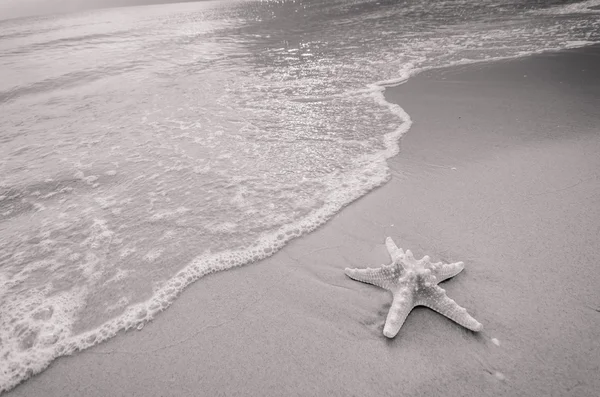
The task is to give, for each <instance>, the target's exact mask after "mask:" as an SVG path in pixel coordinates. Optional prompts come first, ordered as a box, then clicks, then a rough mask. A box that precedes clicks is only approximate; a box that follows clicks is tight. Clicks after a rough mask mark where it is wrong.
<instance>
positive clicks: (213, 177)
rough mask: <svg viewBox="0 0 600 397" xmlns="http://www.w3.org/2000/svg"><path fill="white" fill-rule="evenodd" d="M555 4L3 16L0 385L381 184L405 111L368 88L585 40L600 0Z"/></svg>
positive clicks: (159, 9) (353, 4) (127, 323)
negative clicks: (448, 67) (428, 70)
mask: <svg viewBox="0 0 600 397" xmlns="http://www.w3.org/2000/svg"><path fill="white" fill-rule="evenodd" d="M552 3H553V4H552ZM564 3H565V2H559V1H555V2H547V1H539V2H535V1H533V2H532V1H522V2H519V1H494V2H486V1H483V2H482V1H478V0H471V1H433V0H432V1H422V0H418V1H417V0H414V1H404V2H397V1H387V2H386V1H379V2H367V1H325V0H321V1H317V0H313V1H262V2H254V1H246V2H235V3H231V2H200V3H184V4H170V5H157V6H146V7H132V8H119V9H105V10H96V11H87V12H80V13H76V14H65V15H56V16H45V17H32V18H21V19H12V20H4V21H0V70H1V71H2V73H1V75H0V107H1V109H2V113H1V114H2V116H1V117H0V143H1V145H0V357H2V360H0V391H2V390H6V389H9V388H11V387H13V386H14V385H15V384H17V383H18V382H20V381H22V380H23V379H25V378H27V377H28V376H30V375H31V374H33V373H36V372H39V371H41V370H42V369H44V368H45V367H46V366H47V365H48V364H49V363H50V362H51V361H52V360H53V359H54V358H56V357H58V356H60V355H64V354H68V353H71V352H73V351H76V350H78V349H82V348H85V347H88V346H91V345H93V344H96V343H98V342H100V341H102V340H104V339H106V338H108V337H111V336H113V335H114V334H115V333H116V332H117V331H119V330H121V329H126V328H131V327H138V328H141V327H143V324H144V323H145V322H146V321H148V320H149V319H151V318H153V317H154V315H155V314H156V313H158V312H159V311H161V310H164V309H165V308H166V307H168V305H169V304H170V302H172V300H173V299H174V298H175V297H176V296H177V295H178V293H179V292H180V291H181V290H182V289H183V288H184V287H185V286H186V285H188V284H189V283H190V282H193V281H194V280H196V279H198V278H199V277H201V276H203V275H205V274H207V273H210V272H213V271H218V270H224V269H228V268H231V267H233V266H239V265H243V264H245V263H249V262H252V261H255V260H258V259H261V258H264V257H266V256H268V255H270V254H272V253H273V252H274V251H276V250H277V249H279V248H281V247H282V246H283V245H284V244H285V242H287V241H289V240H290V239H291V238H293V237H295V236H299V235H301V234H303V233H307V232H309V231H311V230H313V229H314V228H315V227H317V226H318V225H320V224H322V223H323V222H325V221H326V220H327V219H329V218H330V217H331V216H332V215H333V214H335V213H336V212H337V211H339V210H340V209H341V208H342V207H343V206H344V205H346V204H348V203H350V202H351V201H353V200H355V199H356V198H358V197H360V196H362V195H364V194H365V193H367V192H368V191H370V190H372V189H373V188H375V187H376V186H378V185H380V184H382V183H384V182H385V181H386V179H387V178H388V169H387V166H386V162H385V160H386V159H387V158H389V157H391V156H393V155H395V154H396V153H397V152H398V146H397V140H398V138H399V137H400V136H401V135H402V133H404V132H405V131H406V130H407V129H408V127H409V126H410V119H409V117H408V115H407V114H406V113H404V111H403V110H402V109H401V108H400V107H398V106H396V105H392V104H389V103H387V102H385V100H384V99H383V96H382V95H381V92H382V90H383V88H382V86H383V85H385V84H392V83H398V82H400V81H402V80H403V79H406V78H408V77H409V76H410V75H411V74H412V73H416V72H418V71H419V70H422V69H423V68H431V67H439V66H446V65H451V64H456V63H465V62H473V61H479V60H486V59H495V58H501V57H514V56H522V55H527V54H531V53H535V52H539V51H545V50H549V49H561V48H567V47H573V46H581V45H585V44H587V43H592V42H597V41H600V17H599V14H600V10H597V9H595V6H597V5H598V4H600V1H595V0H592V1H586V2H584V3H577V2H569V3H568V4H566V5H565V4H564ZM377 82H379V84H377ZM199 304H201V303H199Z"/></svg>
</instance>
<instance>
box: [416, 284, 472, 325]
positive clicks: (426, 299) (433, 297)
mask: <svg viewBox="0 0 600 397" xmlns="http://www.w3.org/2000/svg"><path fill="white" fill-rule="evenodd" d="M418 304H419V305H422V306H427V307H428V308H430V309H433V310H435V311H436V312H438V313H440V314H442V315H443V316H446V317H448V318H449V319H450V320H452V321H454V322H456V323H458V324H460V325H462V326H463V327H465V328H468V329H470V330H471V331H475V332H478V331H481V330H482V329H483V325H481V323H480V322H479V321H477V320H475V319H474V318H473V317H471V316H470V315H469V313H467V310H466V309H465V308H463V307H461V306H459V305H458V303H456V302H455V301H454V300H452V299H451V298H449V297H448V295H446V291H444V289H442V288H440V287H438V286H437V285H435V286H432V287H431V288H428V289H427V290H426V291H424V292H423V296H422V297H420V299H419V302H418Z"/></svg>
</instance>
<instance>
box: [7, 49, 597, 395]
mask: <svg viewBox="0 0 600 397" xmlns="http://www.w3.org/2000/svg"><path fill="white" fill-rule="evenodd" d="M598 71H600V46H594V47H588V48H585V49H575V50H568V51H563V52H559V53H548V54H542V55H537V56H533V57H528V58H523V59H518V60H511V61H502V62H494V63H489V64H478V65H471V66H463V67H454V68H448V69H440V70H434V71H429V72H426V73H423V74H421V75H419V76H417V77H415V78H412V79H410V81H408V82H407V83H406V84H404V85H401V86H399V87H395V88H391V89H388V90H387V91H386V97H387V98H388V100H390V101H393V102H396V103H399V104H400V105H401V106H402V107H403V108H404V109H405V110H406V111H407V112H408V113H409V114H410V115H411V117H412V119H413V121H414V124H413V127H412V128H411V130H410V131H409V132H408V134H407V135H405V136H404V137H403V138H402V142H401V147H402V149H401V153H400V155H399V156H396V157H395V158H392V159H390V160H389V164H390V168H391V174H392V177H391V180H390V182H389V183H387V184H386V185H384V186H383V187H381V188H379V189H377V190H375V191H374V192H372V193H370V194H368V195H367V196H366V197H364V198H362V199H361V200H358V201H357V202H355V203H353V204H351V205H350V206H348V207H347V208H345V209H344V210H343V211H342V212H341V213H340V214H338V215H337V216H336V217H335V218H334V219H333V220H331V221H330V222H329V223H327V224H326V225H325V226H324V227H322V228H320V229H319V230H317V231H316V232H314V233H311V234H310V235H308V236H304V237H302V238H300V239H297V240H295V241H293V242H292V243H291V244H289V245H288V246H287V247H285V248H284V249H283V250H282V251H280V252H278V253H277V254H275V255H274V256H272V257H271V258H269V259H267V260H264V261H261V262H259V263H255V264H251V265H248V266H245V267H242V268H239V269H234V270H231V271H226V272H222V273H218V274H214V275H210V276H208V277H206V278H204V279H202V280H200V281H198V282H197V283H196V284H194V285H192V286H191V287H190V288H188V289H187V290H186V291H185V292H184V293H183V294H182V296H181V297H180V298H179V299H178V300H177V301H176V302H175V303H174V304H173V306H172V307H171V308H169V309H168V310H167V311H166V312H164V313H162V314H161V315H160V316H158V317H157V318H156V319H155V320H154V321H153V322H152V323H150V324H148V325H146V327H145V328H144V330H143V331H142V332H137V331H133V332H128V333H124V334H121V335H119V336H118V337H116V338H114V339H112V340H110V341H108V342H106V343H103V344H101V345H99V346H96V347H95V348H92V349H89V350H87V351H84V352H81V353H79V354H76V355H74V356H72V357H65V358H61V359H58V360H56V361H55V362H54V363H53V364H52V365H51V367H50V368H48V369H47V370H46V371H44V372H43V373H41V374H40V375H38V376H36V377H34V378H33V379H31V380H29V381H27V382H26V383H24V384H23V385H21V386H19V387H17V388H16V389H14V390H13V391H12V392H10V393H7V394H6V395H7V396H9V395H10V396H42V395H43V396H83V395H85V396H108V395H110V396H175V395H178V396H181V395H186V396H192V395H193V396H203V395H206V396H283V395H285V396H295V395H301V396H323V395H329V396H365V395H372V396H385V395H393V396H403V395H406V396H420V395H422V396H434V395H443V396H446V397H448V396H578V397H584V396H590V397H591V396H596V395H597V392H598V390H600V378H599V377H598V371H599V368H600V288H598V286H599V285H600V271H598V269H599V266H600V255H599V252H600V154H599V153H600V111H599V110H598V109H600V73H599V72H598ZM386 236H391V237H392V238H393V239H394V240H395V241H396V243H397V244H398V245H399V246H401V247H403V248H409V249H411V250H412V251H413V252H414V253H415V255H416V256H417V257H421V256H423V255H425V254H428V255H430V256H431V257H432V259H434V260H444V261H464V262H465V264H466V269H465V270H464V271H463V272H462V273H461V274H459V275H458V276H456V277H455V278H453V279H450V280H448V281H447V282H445V283H443V285H442V286H443V287H444V288H445V289H446V291H447V293H448V295H449V296H450V297H452V298H453V299H454V300H456V301H457V303H459V304H460V305H462V306H464V307H465V308H467V310H468V311H469V313H471V314H472V315H473V316H474V317H475V318H476V319H477V320H479V321H480V322H482V323H483V325H484V330H483V331H482V332H481V333H478V334H475V333H473V332H470V331H467V330H465V329H463V328H461V327H460V326H458V325H457V324H455V323H453V322H451V321H450V320H448V319H446V318H444V317H443V316H441V315H439V314H437V313H435V312H433V311H431V310H429V309H425V308H418V309H415V310H413V312H412V313H411V314H410V315H409V317H408V319H407V321H406V323H405V324H404V326H403V328H402V329H401V330H400V333H399V334H398V336H397V337H396V338H395V339H393V340H388V339H387V338H385V337H384V336H383V335H382V329H383V324H384V321H385V317H386V314H387V311H388V308H389V305H390V303H391V295H390V294H389V293H388V292H387V291H385V290H382V289H378V288H376V287H373V286H370V285H366V284H361V283H358V282H356V281H352V280H350V279H349V278H347V277H346V276H345V275H344V271H343V270H344V268H345V267H347V266H349V267H365V266H367V265H371V266H373V265H379V264H381V263H387V262H388V256H387V253H386V251H385V247H384V245H383V243H384V239H385V237H386ZM496 341H497V342H498V343H499V345H498V344H496V343H494V342H496Z"/></svg>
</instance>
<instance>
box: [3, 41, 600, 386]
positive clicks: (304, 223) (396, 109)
mask: <svg viewBox="0 0 600 397" xmlns="http://www.w3.org/2000/svg"><path fill="white" fill-rule="evenodd" d="M570 43H572V41H571V42H570ZM577 43H578V44H579V45H576V46H569V47H567V42H565V47H562V48H557V47H552V48H544V49H540V50H537V51H531V52H527V53H519V54H515V55H511V56H503V57H491V58H486V59H481V60H470V59H463V60H459V61H455V62H450V63H448V64H444V65H439V66H428V67H421V68H416V67H414V64H408V66H409V67H406V68H404V69H403V70H402V71H401V72H400V76H399V77H397V78H394V79H389V80H383V81H378V82H375V83H372V84H368V85H367V86H366V88H365V89H362V90H355V91H351V92H348V93H346V94H342V95H340V96H352V95H356V94H361V93H362V94H370V95H372V96H373V99H374V100H375V101H376V102H377V103H379V104H381V105H382V106H385V107H387V108H388V109H389V110H390V111H391V112H392V113H394V114H396V115H397V116H398V117H399V118H400V119H401V120H402V122H401V124H400V126H399V127H398V128H397V129H396V130H394V131H392V132H390V133H388V134H386V135H384V142H385V150H384V151H382V152H381V153H379V154H377V155H373V156H370V157H371V160H372V163H371V165H370V166H369V168H370V169H366V170H363V171H370V173H371V175H375V176H378V177H379V178H375V179H372V180H371V183H370V184H368V185H363V186H362V189H360V190H354V191H353V190H352V189H350V188H348V189H346V190H340V191H338V192H336V194H334V195H333V197H330V198H331V199H333V202H328V203H327V204H325V205H324V206H323V207H321V208H319V209H318V210H316V211H315V212H314V213H312V214H311V216H309V217H307V218H304V219H302V220H300V221H298V222H296V223H293V224H289V225H286V226H284V227H282V228H281V229H279V231H277V232H274V233H269V234H266V235H263V237H262V238H261V239H260V240H259V241H260V243H259V244H257V245H256V246H255V247H253V249H247V250H236V251H227V252H222V253H217V254H209V255H200V256H199V257H197V258H196V259H194V260H192V262H191V263H190V264H189V265H187V266H186V267H184V268H183V269H182V270H180V271H179V272H178V273H177V274H176V275H175V276H174V277H173V278H172V279H170V280H168V281H167V282H166V283H165V285H164V286H163V287H162V288H160V289H159V290H157V291H156V293H155V294H154V295H153V296H152V298H150V299H149V300H147V301H145V302H141V303H138V304H135V305H133V306H130V307H129V308H127V309H126V311H125V312H124V313H123V314H122V315H120V316H118V317H116V318H114V319H112V320H109V321H108V322H106V323H104V324H103V325H102V326H100V327H98V328H96V329H94V330H90V331H87V332H84V333H82V334H78V335H74V336H72V337H70V338H68V339H66V340H63V341H60V342H59V343H57V344H56V345H55V346H54V349H53V350H54V351H53V352H48V351H46V352H44V353H51V354H44V358H45V360H43V361H37V362H33V363H31V365H30V366H29V367H28V368H27V371H26V373H25V376H23V377H22V378H19V379H12V380H10V381H9V382H7V383H6V384H3V385H0V393H3V392H5V391H8V390H10V389H12V388H14V387H15V386H17V385H18V384H20V383H22V382H23V381H25V380H27V379H28V378H30V377H31V376H33V375H35V374H38V373H40V372H41V371H43V370H44V369H46V368H47V367H48V366H49V365H50V363H51V362H52V361H54V359H56V358H58V357H61V356H65V355H70V354H73V353H75V352H77V351H80V350H84V349H87V348H89V347H91V346H94V345H97V344H99V343H101V342H104V341H106V340H108V339H110V338H112V337H113V336H115V335H116V334H117V333H118V332H119V331H121V330H125V331H127V330H129V329H132V328H138V329H141V328H142V327H143V326H144V324H145V323H147V322H149V321H151V320H152V319H153V318H154V317H155V316H156V314H158V313H159V312H161V311H163V310H165V309H167V308H168V307H169V306H170V305H171V304H172V302H173V301H174V300H175V298H177V296H179V294H180V293H181V292H182V291H183V290H184V289H185V288H186V287H187V286H188V285H190V284H192V283H193V282H195V281H197V280H198V279H200V278H202V277H203V276H205V275H207V274H210V273H213V272H217V271H222V270H227V269H231V268H234V267H240V266H242V265H246V264H249V263H252V262H256V261H258V260H262V259H265V258H267V257H269V256H271V255H273V254H274V253H275V252H277V251H278V250H280V249H281V248H283V246H284V245H285V243H287V242H288V241H290V240H292V239H293V238H295V237H299V236H301V235H304V234H307V233H310V232H312V231H313V230H315V229H316V228H318V227H319V226H321V225H322V224H324V223H325V222H326V221H328V220H329V219H331V218H332V217H333V215H335V214H336V213H337V212H339V210H341V209H342V208H343V207H345V206H346V205H348V204H350V203H351V202H353V201H355V200H357V199H358V198H360V197H362V196H363V195H365V194H366V193H368V192H370V191H371V190H373V189H374V188H376V187H378V186H380V185H381V184H383V183H384V182H386V181H387V179H388V167H387V164H386V162H385V160H387V159H388V158H390V157H393V156H395V155H396V154H398V153H399V150H400V145H399V144H398V140H399V139H400V138H401V137H402V135H404V134H405V133H406V132H407V131H408V130H409V129H410V126H411V125H412V120H411V119H410V116H409V115H408V113H406V111H404V109H403V108H402V107H401V106H400V105H397V104H394V103H391V102H388V101H387V100H386V99H385V96H384V91H385V88H386V87H393V86H397V85H400V84H403V83H405V82H406V81H408V79H409V78H410V77H413V76H415V75H417V74H420V73H422V72H424V71H427V70H432V69H443V68H449V67H453V66H458V65H468V64H478V63H487V62H495V61H499V60H506V59H517V58H522V57H526V56H530V55H536V54H540V53H545V52H553V51H561V50H564V49H566V48H569V49H572V48H580V47H586V46H589V45H593V44H597V43H596V42H577ZM411 67H412V69H411ZM358 174H359V172H356V173H355V175H353V177H354V178H357V177H358V176H360V175H358ZM290 232H291V233H290ZM279 235H283V236H284V238H282V239H279V238H277V236H279ZM260 247H262V248H260ZM251 252H254V253H255V254H254V256H252V257H251V258H248V259H247V260H238V261H233V263H232V264H230V265H229V266H227V265H224V264H223V262H225V261H228V260H231V258H235V257H247V256H248V254H249V253H251Z"/></svg>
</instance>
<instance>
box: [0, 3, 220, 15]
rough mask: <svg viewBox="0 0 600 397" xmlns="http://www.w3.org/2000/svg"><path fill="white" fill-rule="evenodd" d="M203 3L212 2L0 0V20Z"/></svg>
mask: <svg viewBox="0 0 600 397" xmlns="http://www.w3.org/2000/svg"><path fill="white" fill-rule="evenodd" d="M203 1H214V0H0V20H7V19H14V18H26V17H34V16H43V15H52V14H64V13H70V12H79V11H87V10H95V9H103V8H118V7H135V6H144V5H156V4H175V3H193V2H203Z"/></svg>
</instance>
